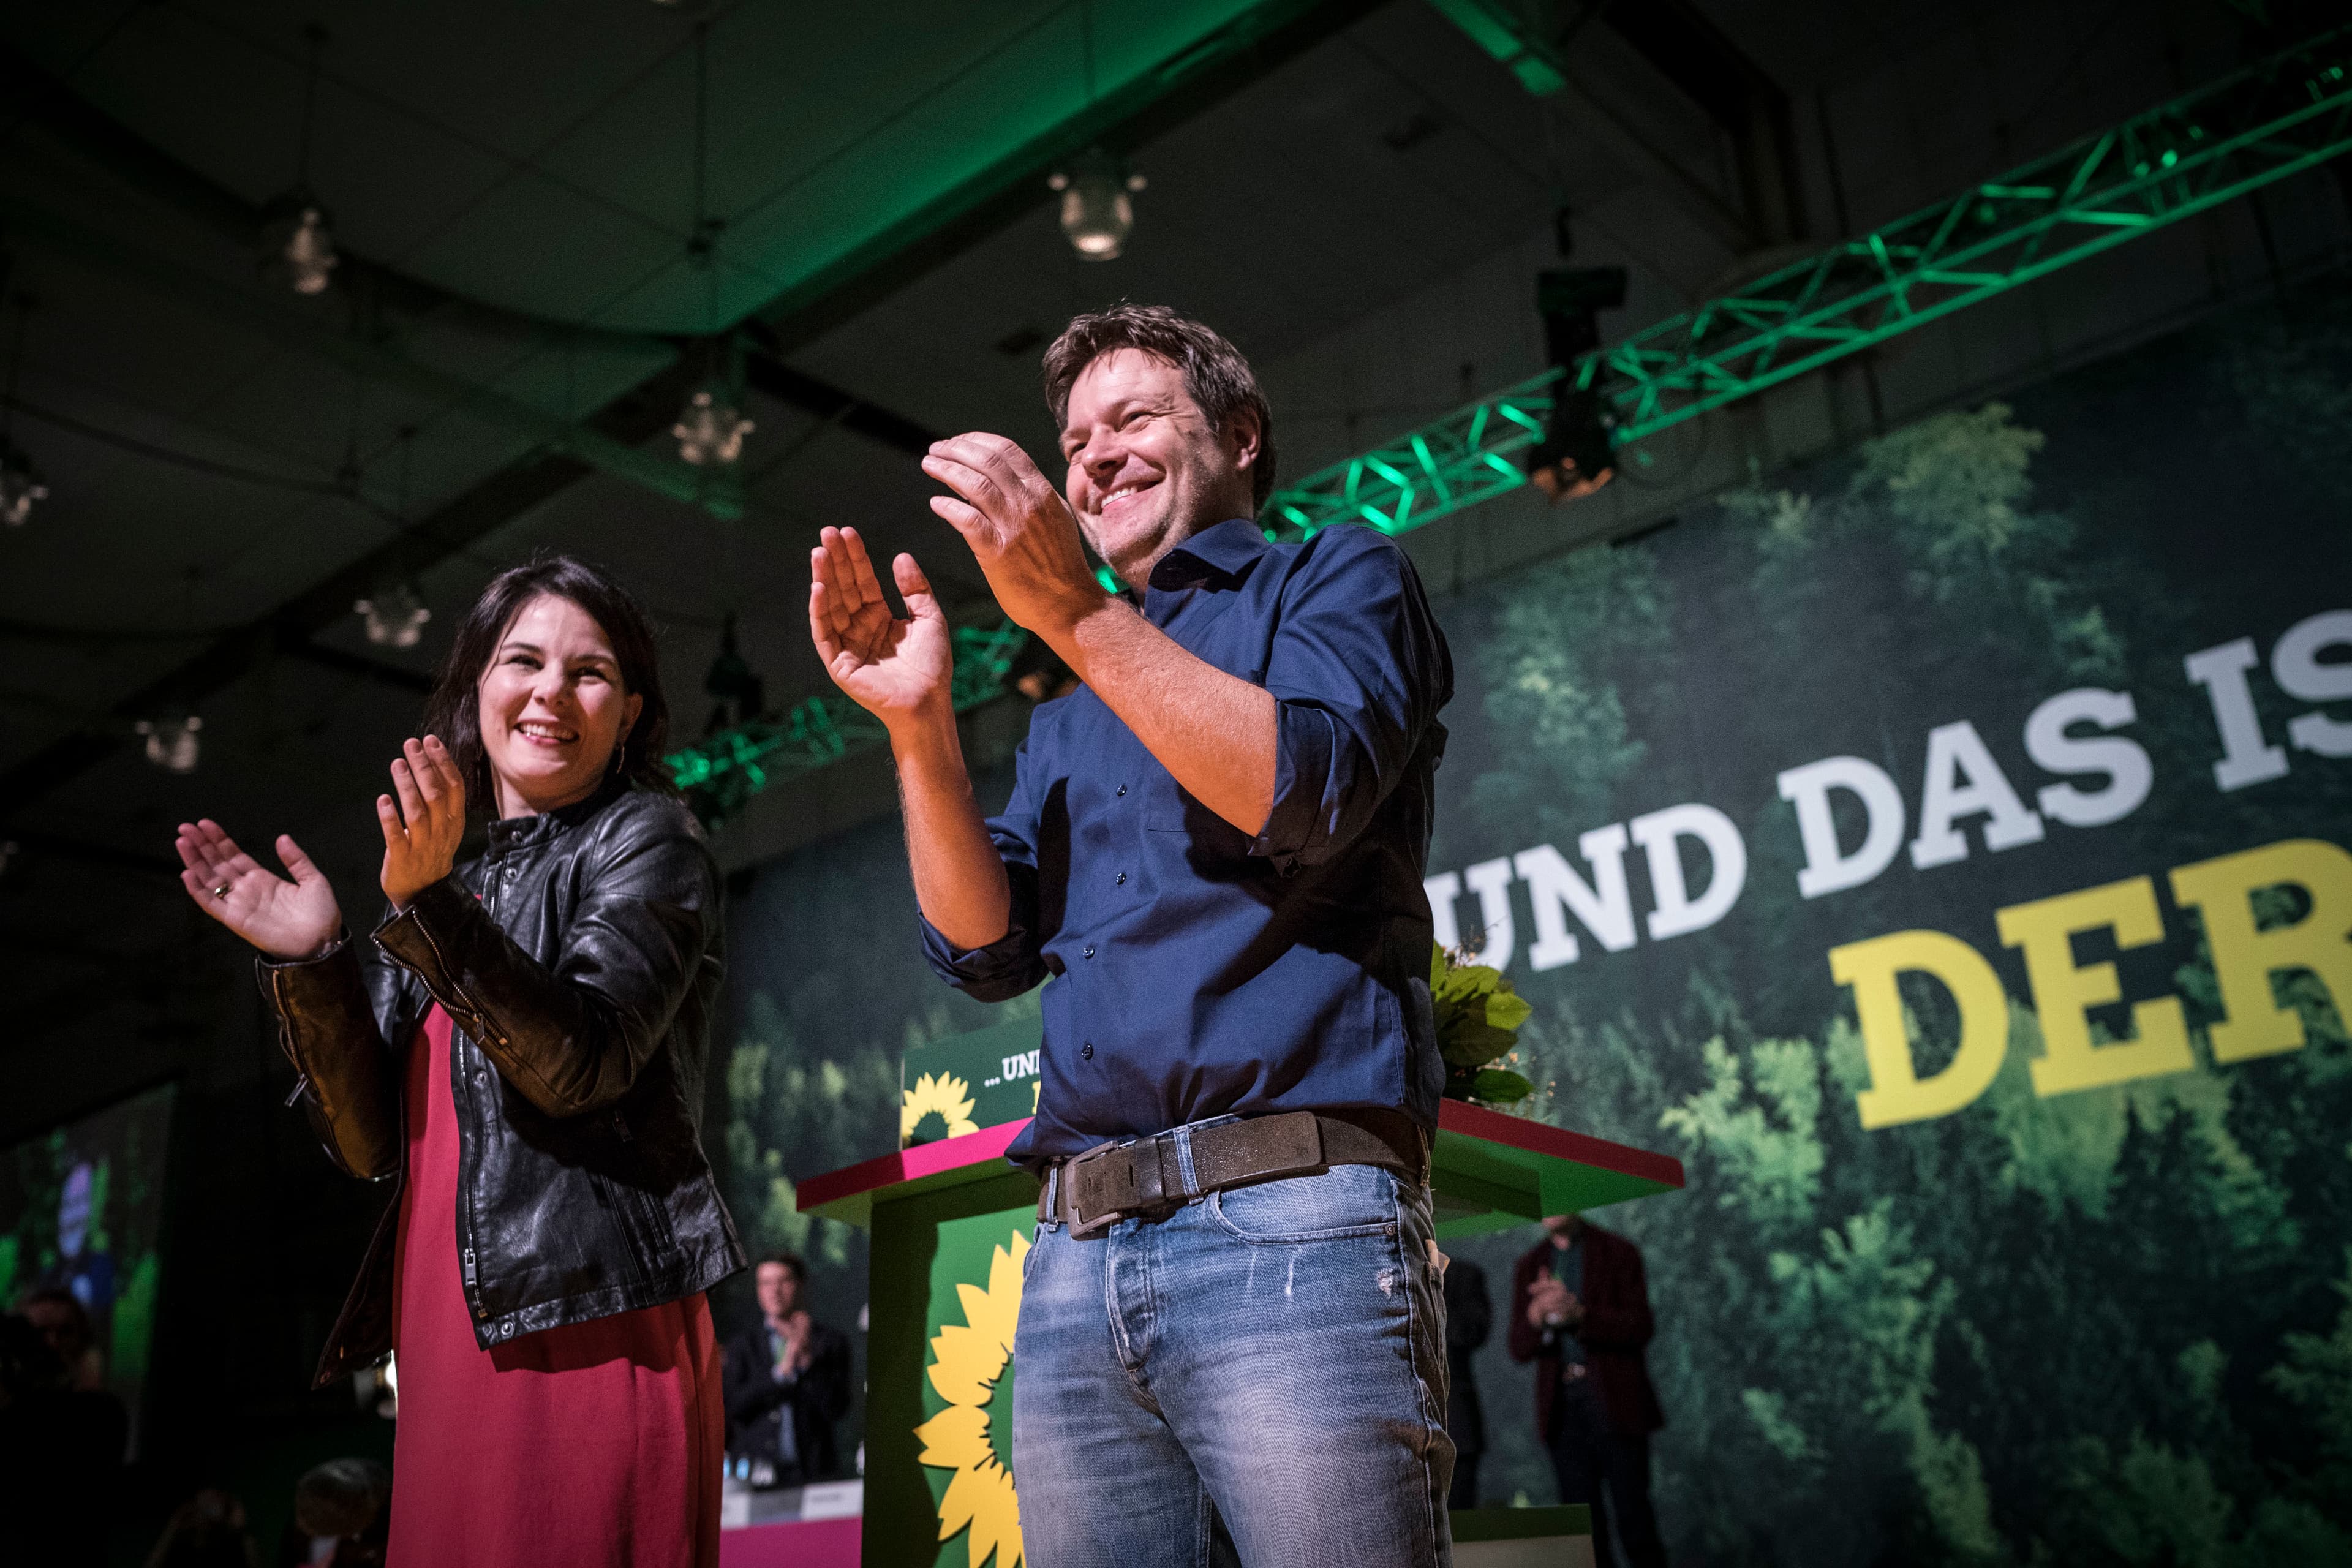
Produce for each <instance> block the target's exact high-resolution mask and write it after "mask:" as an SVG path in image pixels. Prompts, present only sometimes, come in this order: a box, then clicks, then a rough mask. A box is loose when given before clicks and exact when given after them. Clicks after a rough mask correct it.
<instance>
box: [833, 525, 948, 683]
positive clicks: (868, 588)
mask: <svg viewBox="0 0 2352 1568" xmlns="http://www.w3.org/2000/svg"><path fill="white" fill-rule="evenodd" d="M820 537H821V538H822V539H823V541H824V542H823V543H821V544H819V545H818V546H817V547H816V548H815V549H814V550H812V551H810V552H809V637H810V639H811V640H812V641H814V643H815V644H816V651H817V654H818V656H819V657H820V658H823V659H824V668H825V670H826V673H828V674H830V675H831V676H832V677H833V683H834V684H835V686H838V687H840V688H841V689H842V690H843V691H845V692H846V693H848V694H849V698H850V700H852V701H854V702H856V704H857V705H858V706H859V707H861V708H863V709H865V710H866V711H867V712H869V713H871V714H873V715H874V716H875V717H876V718H877V719H879V720H881V721H883V722H884V723H885V724H898V723H900V722H903V721H909V720H914V719H917V718H920V717H923V716H925V714H926V713H927V712H928V713H929V716H931V717H934V718H936V717H937V716H939V715H940V714H944V713H948V712H950V711H951V709H950V704H949V680H950V677H951V676H952V675H953V673H954V670H955V655H954V645H953V644H952V643H951V642H950V640H949V636H948V619H947V616H946V615H945V614H944V613H942V612H941V611H940V603H939V600H938V599H937V598H935V597H933V596H932V594H931V585H930V584H929V582H928V581H927V580H926V579H925V578H924V576H923V572H922V568H921V567H919V566H917V565H916V564H915V558H914V557H913V556H911V555H901V556H899V557H898V559H897V560H896V561H894V562H892V563H891V574H892V575H893V576H894V577H896V578H897V579H898V593H899V596H900V597H902V598H904V599H905V600H906V601H907V618H906V619H905V620H903V621H902V620H899V619H898V617H897V616H893V615H892V614H891V613H890V604H889V601H888V600H887V599H885V598H883V596H882V584H881V583H880V582H879V581H878V580H877V578H876V577H875V575H874V563H873V561H872V560H871V559H870V558H868V556H867V555H866V542H865V541H864V540H862V539H860V538H858V537H857V531H856V529H854V528H828V529H826V530H824V532H823V534H822V535H821V536H820Z"/></svg>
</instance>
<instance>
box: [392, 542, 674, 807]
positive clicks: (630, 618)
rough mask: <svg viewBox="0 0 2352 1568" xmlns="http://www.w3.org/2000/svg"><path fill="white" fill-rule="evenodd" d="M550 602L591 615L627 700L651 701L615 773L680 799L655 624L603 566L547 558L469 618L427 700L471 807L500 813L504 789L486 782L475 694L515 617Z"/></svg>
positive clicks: (503, 580) (488, 592) (511, 571)
mask: <svg viewBox="0 0 2352 1568" xmlns="http://www.w3.org/2000/svg"><path fill="white" fill-rule="evenodd" d="M541 594H552V595H555V596H556V597H557V598H559V599H569V600H571V601H572V603H573V604H575V605H579V606H580V607H581V608H582V609H583V610H584V611H586V612H587V614H588V617H589V619H591V620H593V621H594V622H595V623H596V625H597V626H599V627H601V628H603V630H604V636H605V637H606V638H607V639H608V640H609V641H610V642H611V643H612V645H613V657H614V658H615V659H617V660H619V661H620V666H621V689H622V692H623V694H624V695H625V696H629V697H641V698H643V699H645V706H644V707H642V708H640V709H639V710H637V721H636V722H635V724H633V725H631V726H630V727H629V732H628V733H627V734H626V735H624V736H623V737H622V738H621V747H620V759H621V760H620V763H619V765H618V767H617V768H615V769H614V771H615V772H616V773H620V774H621V775H623V776H624V777H626V778H629V779H631V780H634V781H635V783H637V784H643V785H644V786H646V788H647V789H654V790H660V791H663V792H665V793H667V794H675V793H677V785H676V784H675V783H674V782H673V781H672V780H671V778H670V775H669V771H668V770H667V768H666V767H664V766H663V765H662V752H663V750H664V749H665V747H666V746H667V743H668V741H669V704H668V703H667V701H665V700H663V698H662V688H661V658H660V654H659V652H658V651H657V649H656V647H655V640H654V623H653V617H652V616H648V615H646V607H645V606H644V605H641V604H639V603H638V602H637V596H636V595H635V594H632V593H630V592H629V591H628V589H626V588H625V587H623V586H622V585H621V583H620V580H619V579H618V578H616V577H614V575H613V574H611V573H609V572H607V571H605V570H604V568H603V567H601V566H592V565H590V564H589V563H587V562H584V561H580V560H575V559H574V558H572V556H569V555H556V554H552V553H541V554H539V555H535V556H533V557H531V559H530V560H529V561H526V562H524V563H522V564H521V565H520V566H509V568H507V570H505V571H503V572H501V573H499V574H498V575H497V576H495V577H493V578H491V579H490V581H489V585H488V587H486V588H484V589H483V590H482V592H481V596H480V597H479V598H477V599H476V600H475V601H474V607H473V608H472V609H470V610H468V611H467V612H466V620H465V624H464V625H462V626H459V627H458V628H457V640H456V641H455V642H453V643H451V644H450V645H449V652H448V656H447V657H446V658H443V659H442V661H441V668H440V672H439V673H438V674H437V675H436V677H435V678H434V682H433V695H432V696H430V697H428V698H426V699H425V729H426V730H427V731H431V732H432V733H433V734H436V735H438V736H440V737H441V743H442V744H443V745H445V746H446V747H448V748H449V754H450V756H451V757H452V758H453V759H454V760H455V761H456V763H457V773H458V776H460V777H461V778H463V779H464V780H465V781H466V805H467V809H468V810H479V811H481V812H482V813H483V814H484V815H485V816H497V815H498V791H497V789H496V787H495V785H494V784H493V783H492V780H491V777H490V759H489V754H488V752H485V751H483V750H482V714H481V700H480V696H479V688H480V686H481V682H482V672H483V671H484V670H486V669H488V668H489V667H490V660H491V659H493V658H497V657H498V651H499V641H500V639H501V638H503V637H505V636H506V631H507V626H508V624H509V622H511V621H512V620H513V619H514V618H515V615H516V612H518V611H520V609H521V608H522V607H523V606H524V605H528V604H530V602H531V601H532V600H533V599H536V598H538V597H539V596H540V595H541Z"/></svg>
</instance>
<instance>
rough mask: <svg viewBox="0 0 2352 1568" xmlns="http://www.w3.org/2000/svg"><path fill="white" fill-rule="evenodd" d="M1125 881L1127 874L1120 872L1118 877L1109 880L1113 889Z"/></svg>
mask: <svg viewBox="0 0 2352 1568" xmlns="http://www.w3.org/2000/svg"><path fill="white" fill-rule="evenodd" d="M1126 880H1127V873H1126V872H1124V871H1121V872H1120V873H1119V874H1118V876H1116V877H1113V878H1112V879H1111V885H1112V886H1113V887H1117V886H1118V884H1119V883H1121V882H1124V881H1126Z"/></svg>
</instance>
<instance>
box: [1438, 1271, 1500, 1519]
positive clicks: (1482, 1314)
mask: <svg viewBox="0 0 2352 1568" xmlns="http://www.w3.org/2000/svg"><path fill="white" fill-rule="evenodd" d="M1494 1331H1495V1303H1494V1300H1493V1299H1492V1298H1490V1297H1489V1296H1488V1295H1487V1294H1486V1270H1485V1269H1483V1268H1479V1267H1478V1266H1477V1265H1476V1264H1475V1263H1473V1262H1471V1261H1470V1260H1469V1259H1467V1258H1454V1259H1452V1260H1451V1261H1449V1262H1448V1263H1447V1264H1446V1266H1445V1368H1446V1391H1445V1435H1446V1436H1449V1437H1451V1438H1453V1439H1454V1484H1453V1486H1452V1487H1451V1489H1448V1490H1447V1492H1446V1494H1445V1506H1446V1507H1447V1508H1449V1509H1464V1508H1476V1507H1477V1506H1478V1461H1479V1460H1480V1459H1482V1458H1486V1409H1485V1407H1484V1406H1482V1405H1480V1404H1479V1402H1478V1373H1477V1371H1476V1369H1475V1367H1473V1366H1472V1365H1471V1357H1472V1356H1473V1355H1474V1354H1475V1352H1476V1351H1477V1349H1478V1347H1479V1346H1480V1345H1483V1344H1485V1343H1486V1336H1487V1335H1488V1334H1490V1333H1492V1332H1494Z"/></svg>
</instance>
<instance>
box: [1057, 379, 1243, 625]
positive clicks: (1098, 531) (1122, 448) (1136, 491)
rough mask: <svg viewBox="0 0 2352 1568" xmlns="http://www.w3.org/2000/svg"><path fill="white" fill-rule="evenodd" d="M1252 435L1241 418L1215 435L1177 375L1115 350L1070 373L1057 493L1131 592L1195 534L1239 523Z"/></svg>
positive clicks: (1233, 420) (1096, 551)
mask: <svg viewBox="0 0 2352 1568" xmlns="http://www.w3.org/2000/svg"><path fill="white" fill-rule="evenodd" d="M1257 447H1258V437H1257V432H1256V430H1255V428H1253V427H1252V421H1251V420H1250V419H1249V418H1248V417H1247V416H1236V417H1234V418H1232V419H1229V420H1227V421H1226V428H1225V429H1224V430H1223V432H1219V431H1216V430H1213V429H1212V428H1210V426H1209V421H1208V418H1207V417H1206V416H1204V415H1202V412H1201V410H1200V407H1199V406H1198V405H1196V404H1194V403H1193V401H1192V395H1191V394H1190V393H1188V392H1186V391H1185V390H1184V373H1183V371H1182V370H1181V369H1180V368H1179V367H1178V366H1176V365H1174V364H1171V363H1169V362H1168V361H1166V360H1164V359H1161V358H1160V356H1158V355H1157V354H1150V353H1144V352H1143V351H1141V350H1140V349H1113V350H1111V351H1110V352H1109V353H1105V354H1102V355H1100V356H1098V357H1097V359H1095V360H1094V362H1093V363H1090V364H1088V365H1087V367H1086V369H1084V370H1082V371H1080V372H1079V373H1078V379H1077V380H1076V382H1075V383H1073V384H1072V385H1071V387H1070V405H1069V410H1068V413H1067V415H1066V417H1065V418H1064V420H1063V422H1062V456H1063V458H1065V460H1066V461H1067V462H1068V464H1069V466H1070V472H1069V479H1068V482H1067V484H1066V488H1065V492H1064V493H1065V494H1066V496H1067V497H1068V499H1069V502H1070V510H1072V511H1073V512H1075V513H1076V514H1077V519H1078V528H1079V530H1080V531H1082V532H1083V533H1085V535H1086V536H1087V543H1088V544H1091V545H1093V546H1094V548H1095V553H1097V555H1100V556H1101V557H1102V558H1103V559H1104V560H1106V561H1108V562H1109V563H1111V566H1112V567H1113V569H1114V570H1116V571H1117V572H1118V574H1120V575H1121V576H1122V577H1125V578H1127V579H1128V581H1129V582H1130V583H1139V582H1140V580H1141V576H1142V574H1145V573H1148V572H1149V571H1150V567H1151V564H1152V563H1154V562H1156V561H1158V560H1159V559H1160V556H1162V555H1164V554H1166V553H1167V552H1168V551H1169V550H1170V549H1171V548H1172V547H1174V546H1175V545H1177V544H1179V543H1181V542H1183V541H1184V540H1186V539H1188V538H1190V537H1191V536H1192V535H1193V534H1195V533H1197V532H1199V531H1201V530H1202V529H1204V528H1208V527H1211V526H1213V525H1214V524H1216V523H1220V522H1223V521H1225V520H1226V519H1227V518H1234V517H1247V516H1249V515H1250V514H1251V512H1252V511H1253V510H1254V508H1253V507H1252V505H1251V498H1250V469H1251V466H1252V465H1253V464H1255V462H1256V460H1257Z"/></svg>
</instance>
